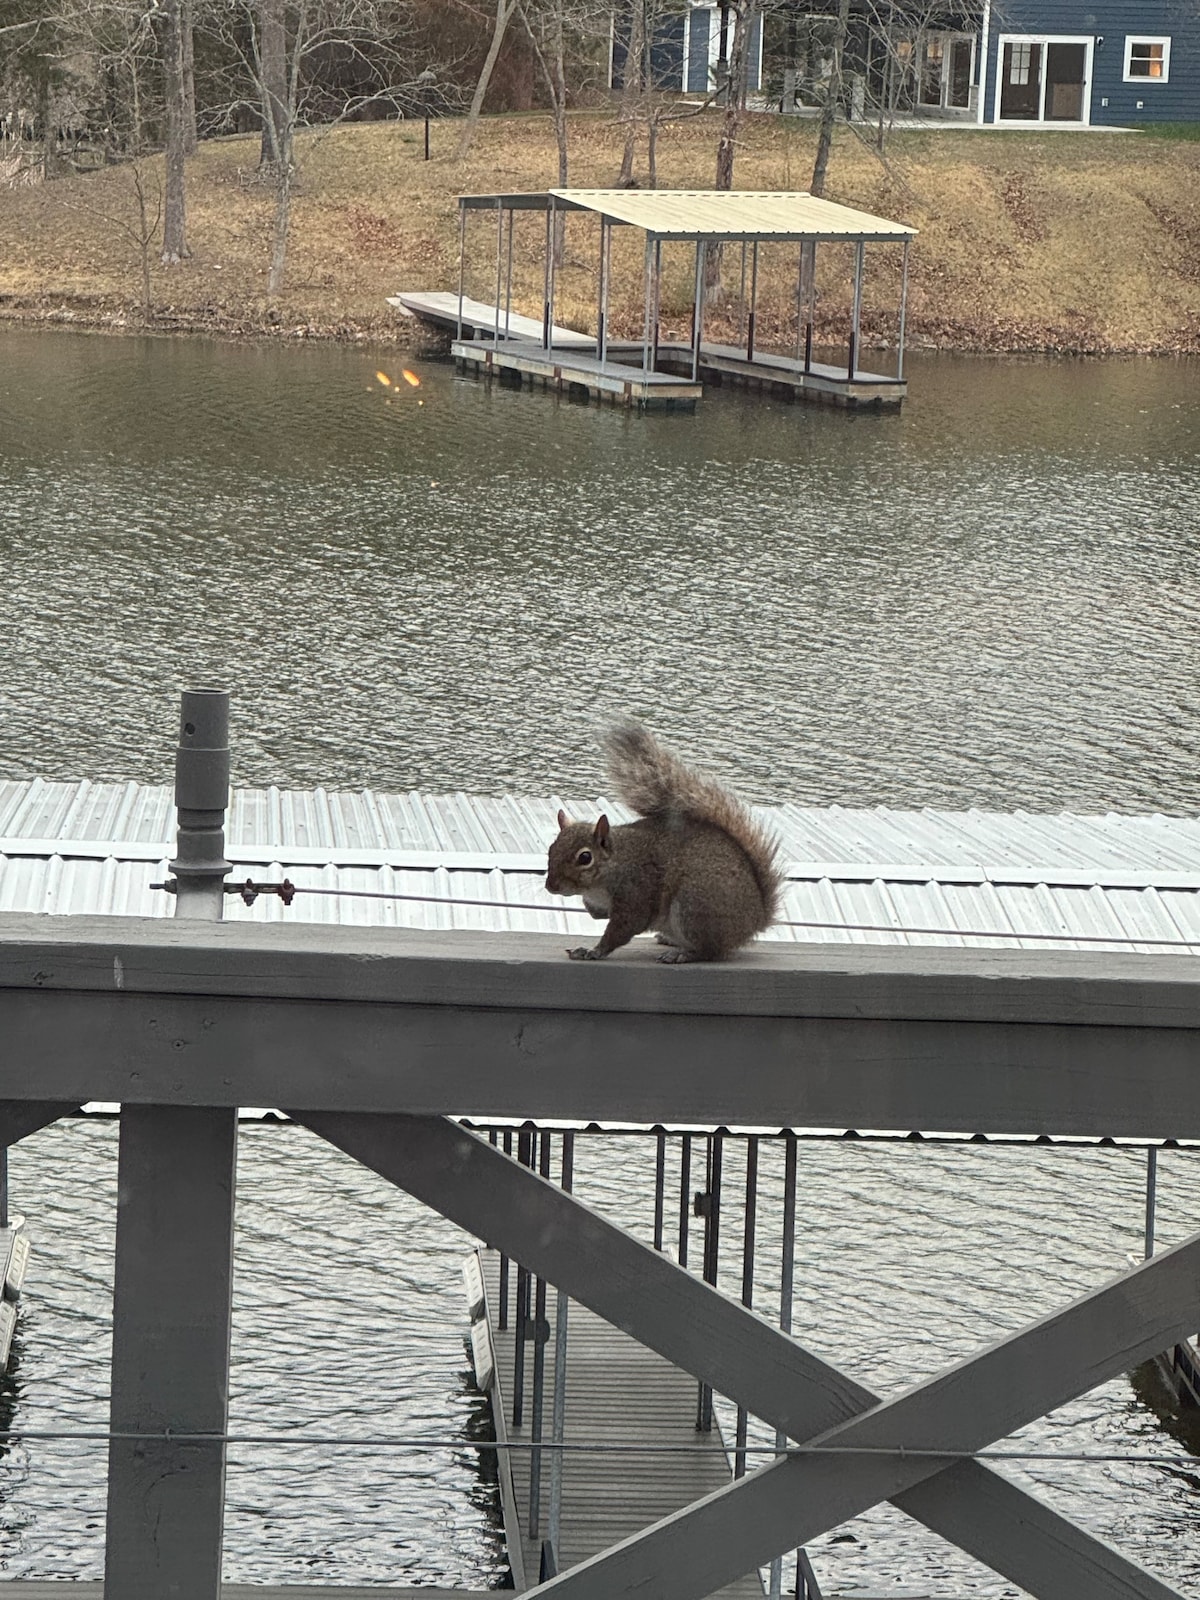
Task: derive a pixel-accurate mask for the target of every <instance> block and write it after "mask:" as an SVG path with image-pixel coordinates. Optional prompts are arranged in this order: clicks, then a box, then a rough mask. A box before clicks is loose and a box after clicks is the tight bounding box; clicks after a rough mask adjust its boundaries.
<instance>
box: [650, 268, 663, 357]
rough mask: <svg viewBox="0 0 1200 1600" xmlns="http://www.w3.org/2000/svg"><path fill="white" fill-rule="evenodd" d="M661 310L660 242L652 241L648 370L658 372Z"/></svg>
mask: <svg viewBox="0 0 1200 1600" xmlns="http://www.w3.org/2000/svg"><path fill="white" fill-rule="evenodd" d="M661 310H662V240H661V239H656V240H655V241H654V343H653V347H652V348H651V351H650V369H651V371H652V372H657V371H658V327H659V319H660V313H661Z"/></svg>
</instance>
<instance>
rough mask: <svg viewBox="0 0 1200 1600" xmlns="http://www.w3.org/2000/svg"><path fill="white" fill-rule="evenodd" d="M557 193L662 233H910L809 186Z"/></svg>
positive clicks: (808, 235)
mask: <svg viewBox="0 0 1200 1600" xmlns="http://www.w3.org/2000/svg"><path fill="white" fill-rule="evenodd" d="M550 193H551V194H552V195H553V196H554V197H555V199H558V200H563V201H565V202H566V203H567V204H568V205H571V206H577V207H579V208H580V209H582V210H584V211H594V212H596V213H597V214H598V215H600V216H602V217H605V218H607V219H608V220H609V221H611V222H624V223H629V224H631V225H632V226H633V227H635V228H644V229H645V230H646V232H647V233H649V234H650V235H652V236H653V237H656V238H661V239H715V238H727V239H893V240H904V239H911V238H912V237H913V236H914V234H915V233H916V231H917V230H916V229H915V228H910V227H909V226H908V225H907V224H906V223H903V222H892V221H889V219H888V218H886V217H876V216H873V215H872V214H871V213H870V212H869V211H857V210H855V209H854V207H852V206H842V205H838V204H836V203H835V202H834V201H832V200H819V199H817V198H816V196H815V195H811V194H808V193H805V192H793V193H787V192H783V191H779V190H774V189H772V190H752V189H640V190H639V189H551V190H550Z"/></svg>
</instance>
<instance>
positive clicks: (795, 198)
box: [391, 189, 915, 408]
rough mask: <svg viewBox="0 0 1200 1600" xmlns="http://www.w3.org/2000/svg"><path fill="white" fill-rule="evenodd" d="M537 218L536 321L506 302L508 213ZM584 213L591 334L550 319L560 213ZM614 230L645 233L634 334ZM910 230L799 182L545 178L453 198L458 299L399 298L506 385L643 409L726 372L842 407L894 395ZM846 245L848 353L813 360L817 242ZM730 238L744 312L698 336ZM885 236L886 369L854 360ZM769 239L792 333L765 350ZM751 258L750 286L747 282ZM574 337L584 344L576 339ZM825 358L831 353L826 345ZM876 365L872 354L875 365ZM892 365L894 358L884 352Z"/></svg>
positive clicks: (874, 403) (689, 398) (726, 376)
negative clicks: (763, 258) (688, 259)
mask: <svg viewBox="0 0 1200 1600" xmlns="http://www.w3.org/2000/svg"><path fill="white" fill-rule="evenodd" d="M527 211H535V212H542V213H543V214H544V216H545V236H544V262H543V300H542V318H541V325H540V329H539V327H538V324H537V319H536V318H531V317H529V316H527V315H526V316H522V315H520V314H518V313H516V312H514V311H513V270H514V224H515V218H516V214H517V213H518V212H527ZM477 213H483V214H484V215H485V216H491V217H493V218H494V225H495V235H494V237H495V271H494V301H493V303H492V304H490V305H489V304H486V303H484V302H481V301H478V300H472V299H470V298H469V297H468V296H467V293H466V281H467V263H468V250H467V245H468V222H469V219H471V218H472V217H473V216H474V215H475V214H477ZM573 213H586V214H590V215H591V216H593V217H595V218H597V219H598V221H599V250H598V255H597V259H596V269H597V281H596V291H595V305H596V311H595V323H594V332H593V333H591V334H589V335H588V336H587V338H586V341H583V336H582V334H581V332H580V331H579V330H576V329H567V328H562V327H559V326H558V325H556V323H555V320H554V319H555V299H556V290H557V288H558V282H557V279H558V271H559V269H558V261H559V260H560V258H561V256H562V240H563V236H564V231H565V227H566V223H567V220H568V218H569V217H570V216H571V215H572V214H573ZM618 228H636V229H639V230H640V231H641V232H642V233H643V235H644V250H643V266H642V285H641V287H642V318H641V329H640V334H641V337H640V338H633V339H631V338H616V337H613V336H612V333H611V329H612V322H613V316H612V302H613V281H614V270H613V254H612V241H613V234H614V231H615V230H616V229H618ZM914 233H915V230H914V229H913V228H910V227H908V226H907V225H905V224H904V223H900V222H892V221H889V220H887V219H886V218H883V217H877V216H873V215H871V214H870V213H868V212H865V211H857V210H854V209H853V208H851V207H849V206H843V205H837V204H835V203H834V202H832V201H828V200H820V199H816V198H814V197H813V196H812V195H810V194H806V193H783V192H775V191H770V192H752V191H722V190H699V191H697V190H689V191H683V190H652V191H631V190H626V189H551V190H549V191H547V192H546V193H541V194H483V195H463V196H460V198H459V282H458V295H457V302H456V303H455V302H454V298H453V297H452V296H450V295H447V294H440V295H431V294H408V293H402V294H399V295H397V296H395V297H393V299H392V302H391V303H392V304H393V305H396V306H397V307H398V308H399V309H402V310H404V311H406V312H408V313H409V314H411V315H414V316H417V317H419V318H421V319H422V320H425V321H427V322H431V323H434V324H435V325H440V326H442V327H444V328H447V329H448V330H449V331H450V332H451V333H452V344H451V351H452V354H453V355H454V357H455V359H456V360H457V361H458V363H459V365H460V367H462V368H464V369H473V370H474V371H476V372H477V373H479V374H480V375H483V376H489V377H490V376H499V377H501V379H502V380H503V379H507V380H508V381H510V382H516V383H521V382H524V381H526V380H528V381H530V382H531V383H536V382H539V381H540V382H541V383H542V384H543V386H546V387H554V388H556V389H558V390H560V391H563V390H565V391H568V392H572V391H574V392H581V393H583V394H587V395H589V396H592V397H595V398H609V399H612V400H614V401H616V402H617V403H621V404H625V405H630V406H632V405H636V406H638V407H639V408H645V407H648V406H654V405H670V406H672V407H676V406H684V407H688V408H690V407H692V406H694V405H695V402H696V401H697V400H698V399H699V398H700V397H701V395H702V393H703V383H704V382H705V381H709V382H718V383H720V382H733V383H741V384H745V385H748V386H750V387H755V388H761V389H767V390H769V391H770V392H772V393H774V394H777V395H785V396H787V397H788V398H792V399H802V400H817V401H822V402H825V403H832V404H836V405H842V406H850V407H860V406H870V407H873V408H877V407H881V406H898V405H899V404H900V403H901V402H902V400H903V399H904V396H905V393H906V390H907V385H906V382H905V377H904V324H905V313H906V300H907V289H908V255H909V245H910V241H911V240H912V238H913V236H914ZM835 243H836V244H844V245H847V244H848V245H850V246H852V261H853V265H852V268H851V273H850V278H851V282H850V285H849V298H848V307H847V315H846V318H845V327H844V339H845V357H844V359H842V358H841V357H836V358H834V359H828V358H827V359H824V360H820V359H818V356H817V352H818V348H819V347H818V340H817V337H816V328H817V305H818V296H819V290H818V275H817V251H818V246H820V245H827V244H835ZM678 244H684V245H686V246H690V247H691V248H692V250H693V251H694V276H693V282H692V293H691V319H690V322H691V325H690V330H689V335H688V337H687V339H686V340H681V339H679V338H678V337H676V338H663V337H662V322H663V308H662V300H663V250H664V246H671V245H678ZM726 244H736V245H740V246H741V247H742V277H743V294H742V303H743V306H744V315H743V317H742V318H741V320H740V324H739V329H738V342H735V343H729V342H718V341H712V340H709V339H706V338H705V300H706V277H710V276H711V274H712V267H711V263H712V261H713V258H714V252H716V251H718V250H720V249H721V248H722V247H723V246H725V245H726ZM868 244H871V245H887V246H890V247H891V248H893V249H899V250H900V252H901V262H900V269H899V273H898V280H899V292H898V296H897V304H896V307H895V333H894V340H893V339H889V340H888V341H887V342H888V343H893V342H894V348H895V361H894V370H892V371H890V372H879V371H875V370H871V369H868V368H866V367H864V365H863V363H862V361H861V357H860V345H861V334H862V317H863V298H864V280H865V271H866V250H867V246H868ZM766 245H783V246H794V247H795V250H796V256H797V261H796V272H795V280H794V281H795V285H796V290H795V307H796V317H795V329H796V331H795V338H794V341H793V342H792V343H791V347H790V348H789V349H786V350H781V349H766V348H763V345H764V343H765V341H763V340H762V339H760V337H759V328H758V326H757V323H758V301H759V283H760V273H759V267H760V251H761V249H762V247H763V246H766ZM747 268H748V292H747V281H746V280H747ZM581 341H582V342H581ZM821 353H822V354H825V355H826V357H828V355H829V352H828V351H827V350H825V351H822V352H821ZM880 364H882V363H880ZM888 364H889V365H893V363H891V362H889V363H888Z"/></svg>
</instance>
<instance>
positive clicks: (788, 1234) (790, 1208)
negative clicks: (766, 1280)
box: [767, 1128, 797, 1600]
mask: <svg viewBox="0 0 1200 1600" xmlns="http://www.w3.org/2000/svg"><path fill="white" fill-rule="evenodd" d="M796 1151H797V1145H796V1135H795V1134H794V1133H793V1131H792V1130H791V1128H785V1129H784V1130H783V1239H782V1242H781V1245H780V1252H779V1254H780V1261H779V1326H780V1328H781V1329H782V1331H783V1332H784V1333H791V1331H792V1306H793V1296H794V1293H795V1288H794V1280H795V1275H796ZM786 1444H787V1435H786V1434H785V1433H783V1432H782V1430H780V1429H776V1431H775V1448H776V1450H778V1451H780V1452H782V1451H783V1449H784V1447H785V1446H786ZM767 1594H768V1596H769V1600H781V1597H782V1595H783V1557H782V1556H776V1557H775V1559H774V1561H772V1562H771V1570H770V1579H769V1582H768V1586H767Z"/></svg>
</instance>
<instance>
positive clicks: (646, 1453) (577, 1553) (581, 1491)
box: [468, 1250, 763, 1600]
mask: <svg viewBox="0 0 1200 1600" xmlns="http://www.w3.org/2000/svg"><path fill="white" fill-rule="evenodd" d="M479 1259H480V1262H481V1266H482V1279H483V1284H484V1288H485V1293H486V1310H485V1313H484V1315H485V1318H486V1323H485V1325H486V1328H487V1334H488V1338H489V1339H490V1343H491V1350H492V1352H493V1357H494V1374H493V1376H492V1380H491V1384H490V1388H489V1393H490V1396H491V1401H492V1413H493V1417H494V1418H495V1422H496V1431H497V1439H498V1441H499V1442H500V1450H499V1452H498V1454H499V1456H500V1477H501V1502H502V1505H503V1509H504V1522H505V1534H506V1537H507V1540H508V1549H509V1558H510V1561H511V1563H512V1567H513V1580H514V1584H515V1587H516V1588H517V1589H518V1590H520V1589H522V1588H525V1587H530V1588H532V1587H534V1586H535V1585H536V1584H537V1582H538V1580H539V1576H540V1574H541V1573H542V1572H543V1571H544V1570H545V1569H544V1567H543V1559H544V1549H545V1546H546V1543H547V1541H548V1540H549V1533H550V1529H551V1522H550V1498H551V1461H550V1456H551V1452H550V1451H549V1450H545V1451H543V1452H541V1459H540V1461H539V1462H537V1463H536V1465H535V1463H534V1460H533V1455H534V1452H533V1451H531V1450H530V1449H529V1448H528V1446H529V1444H530V1441H531V1439H533V1438H534V1437H536V1436H537V1431H536V1430H537V1427H538V1425H537V1424H535V1422H534V1408H535V1404H536V1405H537V1406H538V1411H539V1413H540V1417H539V1422H540V1436H541V1437H542V1438H543V1439H546V1440H549V1439H550V1437H551V1409H552V1408H551V1403H550V1397H551V1396H552V1395H553V1393H554V1388H555V1342H554V1335H553V1327H552V1319H553V1310H551V1326H550V1327H547V1326H545V1325H543V1327H542V1331H541V1334H540V1341H539V1339H537V1338H533V1337H527V1338H526V1340H525V1344H526V1351H525V1355H524V1371H523V1374H522V1376H521V1378H520V1380H519V1383H520V1387H521V1388H522V1391H523V1402H522V1406H521V1414H522V1420H521V1423H520V1424H519V1425H514V1423H513V1398H514V1387H515V1386H516V1384H517V1383H518V1379H517V1373H516V1367H517V1361H518V1350H517V1338H516V1333H515V1326H516V1321H517V1319H516V1316H515V1314H514V1313H513V1310H512V1303H513V1301H514V1300H515V1294H514V1292H513V1291H514V1290H515V1286H516V1277H517V1269H516V1266H515V1264H514V1265H511V1274H510V1277H511V1281H510V1282H508V1283H506V1285H505V1294H506V1297H507V1298H508V1300H509V1314H508V1315H507V1316H504V1317H502V1316H501V1314H500V1307H501V1266H500V1258H499V1257H498V1256H497V1254H496V1253H495V1252H494V1251H490V1250H489V1251H482V1252H480V1256H479ZM468 1298H471V1294H470V1291H468ZM551 1303H552V1304H553V1297H551ZM502 1323H503V1324H504V1326H501V1324H502ZM475 1326H476V1327H478V1326H480V1322H476V1324H475ZM568 1327H569V1338H568V1341H567V1358H566V1361H565V1362H564V1371H565V1374H566V1383H565V1403H564V1406H563V1419H564V1425H563V1442H564V1443H565V1444H566V1445H568V1446H570V1445H572V1444H575V1445H580V1444H582V1445H591V1446H600V1447H601V1448H600V1449H599V1450H595V1451H587V1452H581V1453H578V1454H576V1453H572V1452H571V1450H570V1449H567V1450H566V1451H565V1452H564V1454H563V1465H562V1511H561V1521H560V1524H559V1530H560V1531H559V1537H558V1544H557V1546H556V1547H555V1548H554V1550H553V1561H554V1564H555V1567H556V1570H557V1571H558V1572H563V1571H565V1570H566V1569H567V1568H568V1567H573V1566H575V1565H576V1564H577V1563H579V1562H580V1561H586V1560H587V1559H588V1557H589V1556H594V1555H597V1554H599V1552H600V1551H602V1550H607V1549H608V1548H609V1547H610V1546H612V1545H614V1544H616V1543H617V1542H618V1540H620V1539H624V1538H626V1537H628V1535H630V1534H633V1533H637V1532H638V1531H639V1530H640V1529H642V1528H644V1527H647V1526H649V1525H650V1524H651V1523H654V1522H657V1521H659V1519H660V1518H662V1517H667V1516H670V1515H671V1514H672V1513H673V1512H675V1511H678V1510H680V1509H681V1508H682V1507H683V1506H686V1505H690V1504H691V1503H692V1502H693V1501H695V1500H698V1499H700V1498H701V1496H703V1495H706V1494H711V1493H712V1492H713V1491H715V1490H718V1489H724V1488H725V1487H727V1485H728V1484H729V1481H730V1467H729V1457H728V1455H727V1454H726V1450H725V1446H724V1443H723V1441H722V1439H721V1434H720V1430H719V1428H718V1425H717V1423H716V1421H715V1419H714V1421H713V1424H712V1428H711V1431H709V1432H703V1433H702V1432H698V1431H697V1427H696V1416H697V1399H698V1385H697V1383H696V1380H695V1378H693V1377H691V1376H690V1375H689V1374H688V1373H686V1372H681V1371H680V1369H679V1368H678V1367H675V1366H672V1365H671V1363H670V1362H669V1361H667V1360H665V1359H664V1358H663V1357H662V1356H660V1355H656V1354H655V1353H654V1351H652V1350H648V1349H647V1348H646V1346H645V1345H642V1344H639V1343H638V1342H637V1341H636V1340H635V1339H631V1338H630V1337H629V1336H628V1335H627V1334H623V1333H621V1332H620V1331H619V1330H618V1329H616V1328H614V1327H613V1326H612V1324H611V1323H608V1322H605V1321H604V1319H603V1318H601V1317H598V1316H596V1315H595V1314H594V1313H593V1312H591V1311H588V1310H587V1309H586V1308H585V1307H583V1306H581V1305H578V1304H577V1303H574V1302H572V1304H571V1307H570V1312H569V1319H568ZM539 1342H540V1345H541V1349H542V1352H543V1355H544V1361H545V1367H544V1375H543V1380H542V1388H541V1391H540V1392H541V1395H542V1396H543V1399H542V1400H541V1401H539V1399H538V1391H537V1390H536V1389H535V1386H534V1371H533V1366H534V1355H535V1351H536V1350H537V1348H538V1344H539ZM479 1365H480V1358H479V1356H478V1355H477V1357H476V1371H477V1374H478V1371H479ZM620 1444H624V1445H631V1446H633V1449H632V1450H630V1451H629V1452H628V1453H626V1452H622V1451H621V1450H619V1449H615V1448H614V1449H611V1450H605V1449H604V1448H603V1447H604V1446H606V1445H607V1446H617V1445H620ZM656 1445H661V1446H667V1447H668V1449H667V1450H666V1451H664V1453H662V1454H656V1453H654V1450H653V1447H654V1446H656ZM535 1474H536V1477H537V1485H538V1486H537V1489H536V1490H535V1491H534V1494H536V1500H537V1505H536V1511H535V1513H534V1515H533V1517H532V1518H531V1498H533V1495H531V1487H530V1485H531V1478H533V1477H534V1476H535ZM546 1575H547V1576H550V1575H551V1574H550V1573H549V1572H547V1574H546ZM719 1595H720V1596H721V1600H763V1586H762V1583H761V1582H760V1581H759V1578H758V1575H757V1574H756V1573H751V1574H750V1575H749V1576H748V1577H746V1578H743V1579H741V1580H739V1581H738V1582H737V1583H734V1584H730V1585H729V1586H728V1587H727V1588H724V1589H721V1590H720V1591H719Z"/></svg>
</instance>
